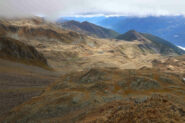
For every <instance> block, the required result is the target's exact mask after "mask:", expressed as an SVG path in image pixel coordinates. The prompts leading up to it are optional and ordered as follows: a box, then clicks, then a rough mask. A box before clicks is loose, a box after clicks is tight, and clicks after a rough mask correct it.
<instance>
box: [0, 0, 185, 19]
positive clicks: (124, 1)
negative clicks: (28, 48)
mask: <svg viewBox="0 0 185 123" xmlns="http://www.w3.org/2000/svg"><path fill="white" fill-rule="evenodd" d="M184 6H185V1H184V0H0V16H3V17H27V16H35V15H36V16H44V17H46V18H48V19H53V20H55V19H57V18H58V17H61V16H74V15H79V16H80V15H81V16H98V15H99V16H100V15H105V16H121V15H123V16H149V15H153V16H160V15H185V7H184Z"/></svg>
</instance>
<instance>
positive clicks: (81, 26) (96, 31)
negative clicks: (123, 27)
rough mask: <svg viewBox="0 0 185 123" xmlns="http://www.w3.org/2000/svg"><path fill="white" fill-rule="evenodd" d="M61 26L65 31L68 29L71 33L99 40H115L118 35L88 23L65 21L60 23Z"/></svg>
mask: <svg viewBox="0 0 185 123" xmlns="http://www.w3.org/2000/svg"><path fill="white" fill-rule="evenodd" d="M61 26H62V27H63V28H65V29H70V30H73V31H77V32H80V33H83V34H87V35H91V36H96V37H99V38H115V37H117V36H118V35H119V33H117V32H115V31H113V30H110V29H106V28H103V27H101V26H97V25H95V24H92V23H89V22H87V21H84V22H81V23H80V22H78V21H73V20H72V21H66V22H63V23H61Z"/></svg>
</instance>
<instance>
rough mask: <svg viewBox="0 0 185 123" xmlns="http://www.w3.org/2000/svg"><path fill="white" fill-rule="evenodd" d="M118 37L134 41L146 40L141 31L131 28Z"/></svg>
mask: <svg viewBox="0 0 185 123" xmlns="http://www.w3.org/2000/svg"><path fill="white" fill-rule="evenodd" d="M117 39H120V40H127V41H134V40H138V41H145V40H146V38H145V37H144V36H142V35H141V34H140V33H139V32H136V31H135V30H130V31H128V32H126V33H124V34H122V35H119V36H118V37H117Z"/></svg>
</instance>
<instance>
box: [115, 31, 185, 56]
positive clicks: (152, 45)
mask: <svg viewBox="0 0 185 123" xmlns="http://www.w3.org/2000/svg"><path fill="white" fill-rule="evenodd" d="M117 39H119V40H126V41H143V42H144V43H143V45H142V46H141V48H142V47H143V48H148V49H151V50H152V51H154V52H158V53H160V54H163V55H171V54H178V55H182V54H185V51H184V50H182V49H180V48H179V47H177V46H175V45H173V44H172V43H170V42H168V41H166V40H164V39H162V38H159V37H157V36H154V35H151V34H146V33H139V32H136V31H134V30H131V31H128V32H126V33H124V34H122V35H119V36H118V37H117Z"/></svg>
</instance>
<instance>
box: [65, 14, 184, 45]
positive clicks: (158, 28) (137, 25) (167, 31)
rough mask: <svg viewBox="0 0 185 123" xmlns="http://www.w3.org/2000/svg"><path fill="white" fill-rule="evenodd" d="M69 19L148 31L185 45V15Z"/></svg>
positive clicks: (114, 27) (114, 28) (108, 26)
mask: <svg viewBox="0 0 185 123" xmlns="http://www.w3.org/2000/svg"><path fill="white" fill-rule="evenodd" d="M65 19H67V20H76V21H79V22H82V21H88V22H91V23H94V24H96V25H99V26H102V27H105V28H109V29H112V30H115V31H117V32H119V33H125V32H127V31H129V30H132V29H134V30H136V31H138V32H146V33H150V34H153V35H156V36H159V37H161V38H163V39H166V40H168V41H170V42H171V43H173V44H175V45H177V46H182V47H185V40H184V39H185V23H184V22H185V17H184V16H157V17H155V16H149V17H130V16H120V17H104V16H100V17H88V18H85V17H65Z"/></svg>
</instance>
